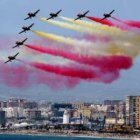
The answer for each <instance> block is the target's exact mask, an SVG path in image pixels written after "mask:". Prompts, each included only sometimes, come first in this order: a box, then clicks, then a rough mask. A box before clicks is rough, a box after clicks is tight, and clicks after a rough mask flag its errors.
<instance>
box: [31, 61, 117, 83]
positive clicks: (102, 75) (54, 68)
mask: <svg viewBox="0 0 140 140" xmlns="http://www.w3.org/2000/svg"><path fill="white" fill-rule="evenodd" d="M29 65H31V66H32V67H35V68H37V69H41V70H43V71H47V72H52V73H55V74H59V75H63V76H68V77H74V78H75V77H76V78H80V79H83V80H87V81H94V82H95V81H96V82H104V83H110V82H112V81H113V80H116V79H117V78H118V77H119V72H118V71H113V72H104V71H99V70H96V69H95V70H93V69H91V68H87V67H86V68H85V67H82V66H78V67H77V66H76V65H70V66H68V65H51V64H46V63H37V62H32V63H29Z"/></svg>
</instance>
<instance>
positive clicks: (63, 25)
mask: <svg viewBox="0 0 140 140" xmlns="http://www.w3.org/2000/svg"><path fill="white" fill-rule="evenodd" d="M39 19H40V20H42V21H45V22H48V23H50V24H53V25H55V26H58V27H61V28H66V29H70V30H74V31H77V32H82V33H83V32H84V33H88V34H93V31H92V30H91V29H89V28H84V27H83V26H79V25H75V24H70V23H66V22H62V21H56V20H46V19H45V18H39Z"/></svg>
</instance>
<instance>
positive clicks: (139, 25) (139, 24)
mask: <svg viewBox="0 0 140 140" xmlns="http://www.w3.org/2000/svg"><path fill="white" fill-rule="evenodd" d="M125 23H126V24H127V25H130V26H132V27H136V28H140V21H125Z"/></svg>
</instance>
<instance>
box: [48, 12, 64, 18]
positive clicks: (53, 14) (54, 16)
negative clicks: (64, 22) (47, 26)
mask: <svg viewBox="0 0 140 140" xmlns="http://www.w3.org/2000/svg"><path fill="white" fill-rule="evenodd" d="M61 11H62V10H59V11H58V12H56V13H50V17H49V18H47V20H49V19H53V18H56V17H58V15H59V13H60V12H61Z"/></svg>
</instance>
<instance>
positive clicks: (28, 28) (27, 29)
mask: <svg viewBox="0 0 140 140" xmlns="http://www.w3.org/2000/svg"><path fill="white" fill-rule="evenodd" d="M33 25H34V23H33V24H31V25H30V26H28V27H27V26H23V27H22V29H23V30H22V31H21V32H19V34H21V33H24V32H25V33H26V31H29V30H31V27H32V26H33Z"/></svg>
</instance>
